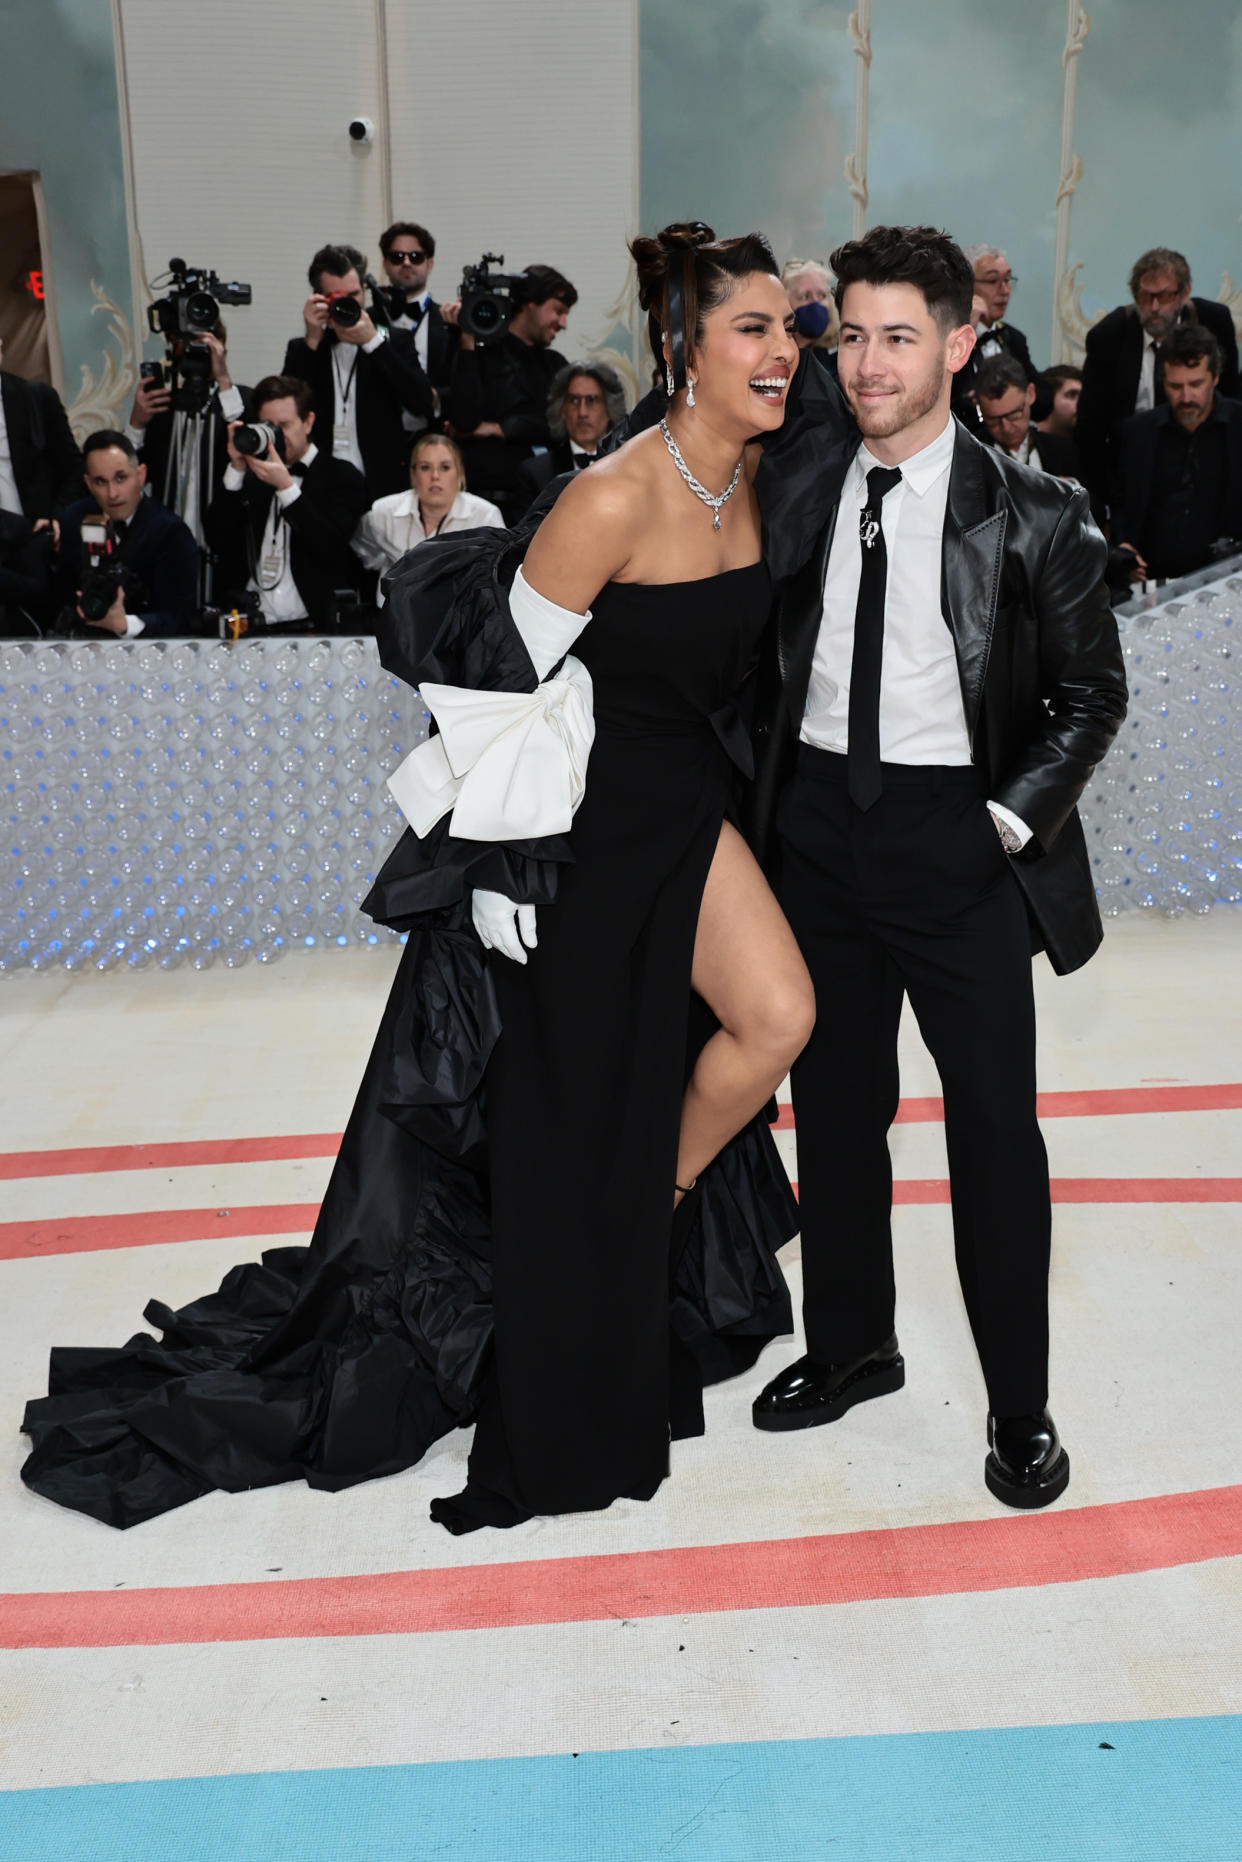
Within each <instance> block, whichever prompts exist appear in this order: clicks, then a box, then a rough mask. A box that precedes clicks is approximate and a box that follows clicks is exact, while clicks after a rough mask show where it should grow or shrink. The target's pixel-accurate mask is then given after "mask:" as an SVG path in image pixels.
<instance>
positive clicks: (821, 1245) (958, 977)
mask: <svg viewBox="0 0 1242 1862" xmlns="http://www.w3.org/2000/svg"><path fill="white" fill-rule="evenodd" d="M777 829H778V833H779V836H780V843H781V861H780V880H779V886H778V890H779V893H780V898H781V903H782V905H783V907H784V909H785V912H786V914H787V916H788V918H789V922H790V924H791V926H792V928H793V931H794V935H795V936H796V938H797V939H798V942H799V944H800V945H801V947H802V952H803V955H804V956H805V958H806V961H807V964H808V967H809V969H810V972H811V978H812V981H813V983H814V985H815V999H816V1003H817V1011H818V1012H817V1018H816V1023H815V1032H814V1033H813V1035H812V1036H811V1040H810V1042H809V1043H808V1045H807V1047H806V1048H805V1049H804V1051H803V1053H802V1055H801V1058H800V1059H799V1060H798V1061H797V1063H796V1064H795V1066H794V1069H793V1076H792V1078H793V1103H794V1116H795V1119H796V1123H797V1131H798V1175H799V1198H800V1202H801V1210H802V1261H803V1278H804V1286H805V1317H806V1339H807V1351H808V1352H809V1354H810V1355H811V1356H812V1357H813V1358H817V1359H820V1360H821V1361H823V1362H827V1363H839V1362H842V1361H845V1360H849V1359H853V1358H857V1357H860V1356H862V1355H864V1354H865V1353H867V1352H868V1351H871V1350H873V1349H874V1348H875V1347H876V1346H877V1345H879V1344H881V1343H882V1342H883V1340H884V1339H886V1338H887V1337H888V1336H889V1334H890V1333H891V1332H892V1330H893V1328H894V1323H895V1304H896V1297H895V1287H894V1279H893V1248H892V1230H891V1207H892V1166H891V1163H890V1160H889V1152H888V1138H887V1134H888V1128H889V1126H890V1125H891V1124H892V1121H893V1118H894V1117H895V1115H896V1111H897V1102H898V1091H899V1088H898V1075H897V1026H898V1021H899V1019H900V1015H901V1005H902V999H903V996H907V995H908V996H909V998H910V1004H911V1007H912V1008H913V1010H914V1013H915V1016H916V1017H917V1020H918V1024H919V1031H920V1033H921V1034H922V1037H923V1040H924V1041H925V1042H926V1044H927V1047H928V1049H929V1051H930V1053H931V1055H932V1057H933V1059H934V1061H935V1063H936V1067H937V1070H938V1071H939V1074H940V1079H941V1083H942V1086H943V1090H944V1103H945V1137H946V1142H947V1147H948V1156H949V1178H950V1187H951V1193H952V1200H953V1234H954V1242H955V1250H956V1256H957V1269H958V1276H959V1279H960V1282H961V1288H962V1296H963V1299H964V1300H965V1304H966V1311H967V1315H968V1317H969V1320H970V1326H971V1330H972V1332H973V1334H974V1339H975V1344H976V1346H977V1348H978V1352H979V1357H980V1361H981V1364H982V1367H983V1375H984V1380H985V1382H986V1385H987V1392H988V1405H989V1408H990V1409H991V1410H992V1411H993V1413H994V1414H997V1415H1033V1414H1038V1413H1039V1412H1040V1411H1041V1410H1042V1409H1043V1407H1044V1404H1045V1402H1046V1401H1047V1395H1048V1390H1047V1382H1048V1259H1049V1242H1050V1235H1051V1207H1050V1195H1049V1185H1048V1159H1047V1153H1046V1151H1045V1149H1044V1142H1043V1138H1042V1136H1041V1134H1040V1130H1039V1125H1038V1122H1037V1120H1036V1113H1035V1011H1034V997H1033V988H1032V979H1031V953H1030V936H1029V931H1028V926H1027V918H1026V911H1025V907H1024V905H1023V902H1022V897H1021V893H1020V891H1019V888H1018V885H1017V882H1016V881H1015V879H1014V877H1013V875H1012V873H1011V872H1010V871H1009V860H1008V856H1007V855H1006V853H1005V851H1004V849H1003V848H1002V846H1001V843H1000V838H999V836H998V835H997V832H996V828H995V826H994V825H993V822H992V819H991V816H990V815H989V813H988V808H987V798H986V794H985V788H984V778H983V776H982V774H981V773H980V772H979V771H978V770H976V769H974V768H973V767H971V766H967V767H963V768H956V767H914V766H910V765H901V764H887V763H886V764H884V765H883V793H882V794H881V796H880V798H879V800H878V801H877V802H876V803H875V804H874V806H872V807H871V808H869V809H867V810H865V811H864V810H862V809H860V808H858V807H856V806H855V804H854V803H853V802H852V801H851V800H850V797H849V795H848V792H847V788H846V759H845V757H844V756H837V755H834V754H832V753H830V752H827V751H823V750H818V749H814V748H812V747H810V746H808V745H805V744H804V745H801V746H800V747H799V752H798V766H797V770H796V773H795V775H794V777H793V779H792V781H791V782H790V784H789V786H788V788H787V789H786V791H785V794H784V796H783V797H782V800H781V805H780V811H779V814H778V817H777Z"/></svg>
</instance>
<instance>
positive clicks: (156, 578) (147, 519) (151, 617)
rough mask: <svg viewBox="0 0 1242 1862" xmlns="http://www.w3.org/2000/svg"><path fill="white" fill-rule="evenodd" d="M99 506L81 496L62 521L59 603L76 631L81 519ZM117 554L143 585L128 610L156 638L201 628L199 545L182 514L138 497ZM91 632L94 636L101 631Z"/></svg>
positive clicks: (58, 556)
mask: <svg viewBox="0 0 1242 1862" xmlns="http://www.w3.org/2000/svg"><path fill="white" fill-rule="evenodd" d="M97 510H98V506H97V505H96V503H95V500H94V499H93V498H81V499H79V501H78V503H77V504H71V505H70V506H69V508H68V510H67V511H65V512H64V514H63V516H62V517H61V520H60V551H59V553H58V555H57V558H56V589H55V596H56V607H57V609H58V611H60V612H61V613H62V614H64V613H65V611H66V610H68V611H69V616H70V617H71V618H70V625H71V626H73V627H74V628H75V630H76V629H77V628H79V627H84V626H85V625H86V623H85V622H80V621H79V620H78V618H77V615H76V614H74V613H73V609H74V607H75V605H76V600H77V591H78V589H79V588H80V587H81V585H82V519H83V518H84V517H86V516H94V515H95V514H96V512H97ZM118 558H119V560H120V562H121V564H122V565H123V566H124V568H126V569H127V570H129V572H130V573H131V575H133V576H134V577H135V578H136V580H137V582H138V583H139V584H140V585H141V589H142V591H143V596H144V599H141V600H140V599H138V598H137V596H134V597H127V598H126V602H125V607H126V612H127V613H129V614H136V615H137V616H138V617H139V618H140V619H141V620H142V621H143V623H144V625H145V631H146V632H147V633H148V634H150V635H152V636H154V637H155V638H157V639H158V638H161V637H163V636H168V635H176V634H194V633H197V632H198V569H199V556H198V544H197V543H196V542H195V541H194V535H193V532H192V531H190V530H189V529H187V527H186V525H185V524H183V523H182V521H181V519H180V518H179V517H176V516H174V514H173V512H172V511H169V510H166V509H165V507H164V506H163V505H162V504H157V503H156V501H155V499H154V498H140V499H139V501H138V509H137V510H136V511H135V512H134V515H133V517H132V518H131V519H130V522H129V524H128V526H127V527H126V531H125V535H124V537H123V539H122V541H121V546H120V549H119V551H118ZM61 624H62V625H63V624H64V623H63V622H62V623H61ZM88 631H90V632H91V633H92V634H93V633H95V632H97V631H98V630H95V629H90V630H88ZM100 638H104V639H106V638H107V636H106V635H101V636H100Z"/></svg>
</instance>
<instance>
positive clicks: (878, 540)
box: [845, 466, 901, 809]
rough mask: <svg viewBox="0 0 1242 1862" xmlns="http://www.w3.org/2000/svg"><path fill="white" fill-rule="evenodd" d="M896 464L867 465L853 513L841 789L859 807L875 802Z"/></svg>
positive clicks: (897, 479) (878, 784)
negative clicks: (887, 544)
mask: <svg viewBox="0 0 1242 1862" xmlns="http://www.w3.org/2000/svg"><path fill="white" fill-rule="evenodd" d="M900 482H901V473H900V472H899V471H898V469H897V467H896V466H872V468H871V470H870V472H868V474H867V502H866V504H865V505H864V506H863V508H862V510H861V511H860V512H859V513H858V536H859V541H860V543H861V545H862V574H861V575H860V576H859V579H858V606H857V607H856V608H855V610H854V658H853V662H852V664H851V667H850V715H849V746H848V752H847V757H846V772H845V773H846V787H847V788H848V789H849V793H850V800H851V801H852V802H854V803H855V804H856V805H857V806H858V807H859V808H863V809H867V808H870V807H871V805H872V803H874V802H877V801H878V800H879V798H880V792H881V790H882V789H883V787H884V784H883V782H882V780H881V777H880V669H881V667H882V665H883V663H884V590H885V584H886V582H887V579H888V556H887V553H886V551H885V548H884V527H883V525H882V524H881V522H880V507H881V506H882V505H883V503H884V499H885V496H886V495H887V493H888V492H890V491H891V490H892V489H893V486H894V485H897V484H900Z"/></svg>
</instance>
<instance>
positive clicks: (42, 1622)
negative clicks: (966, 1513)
mask: <svg viewBox="0 0 1242 1862" xmlns="http://www.w3.org/2000/svg"><path fill="white" fill-rule="evenodd" d="M328 1504H330V1502H329V1503H328ZM343 1504H346V1505H347V1504H348V1502H347V1501H346V1502H344V1503H343ZM1240 1553H1242V1486H1236V1487H1215V1488H1208V1489H1206V1490H1204V1491H1201V1492H1197V1493H1177V1494H1162V1495H1158V1496H1156V1497H1155V1498H1152V1499H1148V1500H1123V1501H1116V1502H1114V1503H1112V1504H1110V1505H1106V1506H1084V1507H1066V1508H1063V1509H1061V1510H1059V1511H1052V1512H1047V1513H1035V1514H1030V1513H1028V1514H1006V1515H1005V1516H1004V1517H1002V1518H998V1519H972V1520H962V1521H959V1522H955V1523H952V1524H949V1525H938V1526H897V1527H891V1528H888V1529H886V1530H877V1531H869V1532H838V1533H826V1534H823V1535H821V1536H817V1537H811V1538H803V1539H769V1540H758V1541H753V1542H750V1543H743V1544H734V1545H707V1546H685V1547H678V1548H674V1549H670V1550H664V1551H653V1552H617V1553H609V1554H605V1555H603V1556H595V1557H587V1558H546V1559H532V1560H530V1561H528V1562H519V1563H506V1564H479V1565H467V1566H464V1567H459V1568H456V1569H453V1568H448V1569H435V1570H429V1571H391V1572H377V1573H375V1574H370V1575H365V1576H361V1577H322V1578H294V1579H281V1580H279V1581H273V1582H271V1583H266V1584H263V1583H259V1584H254V1583H247V1584H205V1585H187V1586H179V1587H175V1588H174V1587H170V1588H159V1589H155V1588H152V1589H142V1590H133V1591H130V1590H104V1591H33V1592H17V1593H11V1594H9V1595H8V1596H4V1597H0V1646H3V1647H5V1648H116V1647H120V1646H126V1645H139V1644H146V1645H158V1644H168V1643H199V1642H251V1641H260V1640H263V1639H266V1638H270V1637H277V1636H387V1635H421V1634H425V1633H427V1632H429V1631H436V1630H461V1629H503V1628H513V1627H516V1626H519V1625H530V1624H535V1623H583V1622H603V1621H607V1620H608V1619H609V1618H610V1617H613V1618H618V1619H619V1618H623V1617H652V1616H675V1615H688V1614H692V1613H702V1612H705V1611H709V1610H772V1609H786V1608H805V1607H807V1606H808V1605H826V1604H838V1603H860V1602H869V1601H874V1600H876V1599H879V1598H890V1597H943V1596H951V1595H957V1594H961V1593H963V1592H970V1591H985V1590H1013V1589H1026V1588H1030V1587H1035V1586H1042V1585H1046V1584H1072V1583H1079V1582H1081V1581H1082V1580H1083V1579H1085V1578H1109V1577H1119V1576H1123V1575H1128V1574H1131V1573H1134V1572H1140V1571H1155V1570H1161V1569H1165V1568H1167V1567H1170V1566H1176V1565H1191V1564H1201V1563H1203V1562H1204V1561H1205V1560H1207V1559H1210V1558H1231V1557H1236V1556H1238V1555H1239V1554H1240Z"/></svg>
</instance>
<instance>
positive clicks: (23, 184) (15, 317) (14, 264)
mask: <svg viewBox="0 0 1242 1862" xmlns="http://www.w3.org/2000/svg"><path fill="white" fill-rule="evenodd" d="M37 181H38V176H37V175H33V174H0V339H3V342H4V368H5V370H6V371H7V373H8V374H10V375H20V376H22V378H23V379H24V380H26V381H46V382H50V381H51V379H52V365H51V358H50V356H49V354H48V341H47V303H46V295H45V284H44V276H43V253H42V250H41V248H40V245H39V214H38V207H37V204H36V201H35V186H36V183H37Z"/></svg>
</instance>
